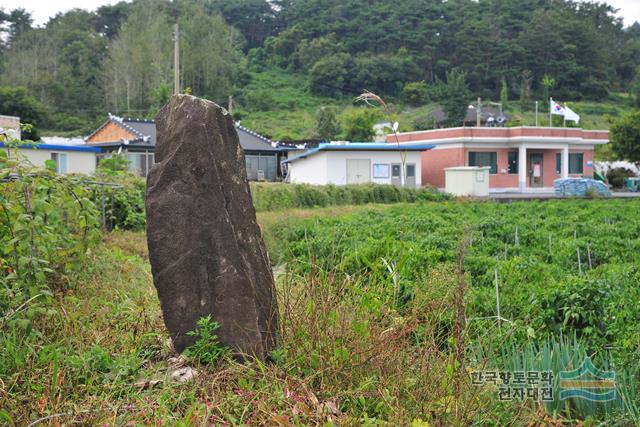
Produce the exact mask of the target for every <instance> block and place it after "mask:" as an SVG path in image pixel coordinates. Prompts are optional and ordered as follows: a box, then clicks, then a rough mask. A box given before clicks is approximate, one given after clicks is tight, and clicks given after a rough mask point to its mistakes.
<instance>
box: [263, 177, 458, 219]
mask: <svg viewBox="0 0 640 427" xmlns="http://www.w3.org/2000/svg"><path fill="white" fill-rule="evenodd" d="M251 195H252V197H253V205H254V206H255V208H256V211H258V212H264V211H275V210H282V209H291V208H313V207H324V206H335V205H351V204H353V205H362V204H367V203H398V202H416V201H441V200H449V199H450V196H448V195H446V194H444V193H440V192H438V191H437V190H436V189H434V188H431V187H422V188H404V187H396V186H393V185H381V184H358V185H344V186H336V185H324V186H322V185H307V184H284V183H257V182H252V183H251Z"/></svg>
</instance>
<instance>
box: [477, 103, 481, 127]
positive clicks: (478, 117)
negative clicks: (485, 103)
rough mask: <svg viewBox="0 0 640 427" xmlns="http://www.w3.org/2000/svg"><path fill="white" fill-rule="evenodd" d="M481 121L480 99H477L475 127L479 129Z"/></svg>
mask: <svg viewBox="0 0 640 427" xmlns="http://www.w3.org/2000/svg"><path fill="white" fill-rule="evenodd" d="M481 121H482V98H480V97H478V109H477V110H476V127H480V124H481Z"/></svg>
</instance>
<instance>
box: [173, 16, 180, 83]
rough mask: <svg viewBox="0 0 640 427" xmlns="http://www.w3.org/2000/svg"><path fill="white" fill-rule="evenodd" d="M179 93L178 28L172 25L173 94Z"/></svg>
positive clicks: (176, 25)
mask: <svg viewBox="0 0 640 427" xmlns="http://www.w3.org/2000/svg"><path fill="white" fill-rule="evenodd" d="M179 93H180V29H179V28H178V24H177V23H176V24H175V25H174V26H173V94H174V95H177V94H179Z"/></svg>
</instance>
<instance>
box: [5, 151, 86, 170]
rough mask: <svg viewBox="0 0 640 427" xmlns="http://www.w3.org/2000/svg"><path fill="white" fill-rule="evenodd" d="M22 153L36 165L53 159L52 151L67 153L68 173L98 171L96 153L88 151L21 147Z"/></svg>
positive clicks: (42, 165) (38, 165)
mask: <svg viewBox="0 0 640 427" xmlns="http://www.w3.org/2000/svg"><path fill="white" fill-rule="evenodd" d="M12 150H13V149H12ZM19 150H20V154H21V155H22V156H24V157H26V158H27V159H28V160H29V161H30V162H31V163H32V164H33V165H34V166H37V167H44V162H45V161H46V160H51V153H61V154H66V155H67V173H82V174H87V175H88V174H92V173H94V172H95V171H96V154H97V153H92V152H86V151H56V150H48V149H40V148H39V149H32V148H19Z"/></svg>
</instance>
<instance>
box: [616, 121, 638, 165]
mask: <svg viewBox="0 0 640 427" xmlns="http://www.w3.org/2000/svg"><path fill="white" fill-rule="evenodd" d="M610 134H611V148H612V150H613V152H614V153H616V154H617V155H618V156H619V157H620V159H624V160H628V161H630V162H636V163H637V162H640V111H634V112H632V113H629V114H627V115H626V116H624V117H622V118H621V119H619V120H617V121H616V122H614V123H613V125H612V126H611V129H610Z"/></svg>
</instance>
